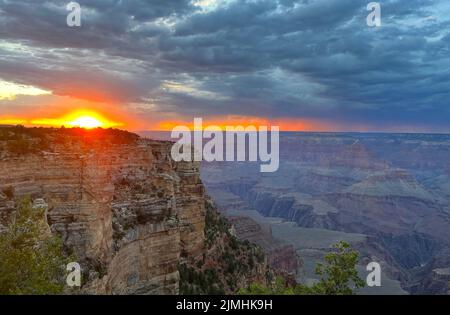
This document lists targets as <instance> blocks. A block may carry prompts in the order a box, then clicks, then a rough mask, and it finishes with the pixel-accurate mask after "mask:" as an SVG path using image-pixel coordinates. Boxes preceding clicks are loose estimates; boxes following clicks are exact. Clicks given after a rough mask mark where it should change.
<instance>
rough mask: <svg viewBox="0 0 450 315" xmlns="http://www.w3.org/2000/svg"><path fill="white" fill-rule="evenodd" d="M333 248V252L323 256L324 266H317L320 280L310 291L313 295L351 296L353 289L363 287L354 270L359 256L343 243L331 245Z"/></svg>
mask: <svg viewBox="0 0 450 315" xmlns="http://www.w3.org/2000/svg"><path fill="white" fill-rule="evenodd" d="M333 248H334V251H333V252H331V253H328V254H326V255H325V257H324V259H325V264H322V263H319V264H317V267H316V274H317V275H319V276H322V278H321V280H320V281H319V283H317V284H315V285H314V286H313V287H312V288H311V289H312V291H313V293H314V294H326V295H349V294H353V293H354V292H353V290H354V289H357V288H362V287H364V281H363V280H362V279H361V278H360V277H359V276H358V271H357V270H356V265H357V263H358V258H359V254H358V252H357V251H354V250H352V249H351V248H350V245H349V244H348V243H346V242H343V241H341V242H339V243H337V244H335V245H333Z"/></svg>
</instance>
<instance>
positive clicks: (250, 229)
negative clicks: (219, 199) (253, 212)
mask: <svg viewBox="0 0 450 315" xmlns="http://www.w3.org/2000/svg"><path fill="white" fill-rule="evenodd" d="M229 220H230V222H231V224H232V225H233V228H234V231H235V233H236V236H237V237H238V238H239V239H241V240H248V241H250V242H252V243H255V244H257V245H259V246H260V247H262V248H263V249H264V251H265V252H266V255H267V259H268V263H269V265H270V266H271V267H272V268H274V269H276V270H279V271H283V272H286V273H289V274H291V275H296V274H297V271H298V268H299V267H300V265H301V260H300V258H299V257H298V255H297V253H296V251H295V248H294V246H293V245H291V244H288V243H286V242H283V241H281V240H278V239H275V238H274V237H273V236H272V231H271V228H270V226H262V225H261V224H258V223H257V222H256V221H254V220H252V219H251V218H249V217H244V216H232V217H229Z"/></svg>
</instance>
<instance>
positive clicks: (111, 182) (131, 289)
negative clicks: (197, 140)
mask: <svg viewBox="0 0 450 315" xmlns="http://www.w3.org/2000/svg"><path fill="white" fill-rule="evenodd" d="M171 146H172V143H171V142H165V141H153V140H148V139H142V138H140V137H139V136H137V135H134V134H131V133H128V132H124V131H119V130H101V129H97V130H92V131H87V130H81V129H76V128H75V129H40V128H34V129H27V128H23V127H4V128H1V129H0V156H1V160H0V230H1V229H4V228H6V227H7V224H8V219H9V217H10V216H11V214H12V213H13V212H14V211H15V206H16V203H17V202H18V200H21V199H22V198H25V197H29V198H31V200H32V201H33V202H34V203H35V204H36V203H37V204H39V205H41V206H42V205H45V207H46V213H47V214H46V220H47V223H48V226H49V227H50V230H51V231H52V233H54V234H56V235H59V236H60V237H61V238H62V241H63V244H64V248H65V250H66V251H67V252H68V253H71V254H73V255H74V256H75V257H76V259H77V262H78V263H79V264H80V265H81V268H82V274H83V277H82V280H83V285H82V287H81V288H80V290H79V291H78V293H86V294H178V293H180V286H181V285H180V281H181V278H182V276H183V275H182V274H180V273H181V272H180V270H184V269H183V268H181V267H180V266H181V265H184V266H186V268H191V269H193V270H200V269H201V268H203V266H202V265H203V263H205V262H207V261H208V259H209V260H210V261H211V260H213V259H210V258H209V255H210V254H211V253H212V252H214V254H215V255H222V254H223V253H222V252H223V250H224V248H229V247H230V246H229V244H230V243H232V244H233V249H239V250H243V251H244V250H248V252H247V253H243V254H239V257H235V256H236V255H235V252H233V251H232V250H230V251H229V252H228V253H227V255H228V257H229V259H230V260H232V262H233V264H235V265H242V266H245V263H243V262H241V261H240V259H241V257H243V258H242V259H244V258H245V259H247V260H250V259H253V258H252V257H251V256H252V254H253V253H254V252H255V253H256V251H257V249H256V248H255V247H254V246H253V245H246V246H244V245H242V244H241V243H239V242H238V241H236V240H234V237H232V236H231V234H229V232H228V230H227V229H229V227H228V226H227V225H226V222H225V223H223V224H222V225H223V226H224V227H225V229H222V230H217V231H215V232H214V235H205V233H207V232H208V231H210V230H213V229H215V227H214V225H213V224H214V223H215V222H219V218H220V217H219V216H218V214H216V213H215V208H214V205H213V203H212V202H211V201H210V200H209V199H208V197H207V196H206V195H205V189H204V186H203V184H202V182H201V180H200V176H199V163H198V162H174V161H173V160H172V159H171V157H170V149H171ZM208 213H209V216H210V217H211V216H217V219H215V221H214V220H210V226H206V223H205V222H206V217H207V216H208ZM211 222H212V223H211ZM208 238H209V243H213V242H214V243H216V244H218V243H220V244H222V247H218V248H215V249H211V246H210V245H208V244H207V243H208ZM258 257H259V259H258V261H256V260H255V261H254V262H253V263H252V266H250V267H248V268H247V269H246V272H247V274H248V275H250V276H251V278H250V276H249V278H248V279H247V278H246V277H245V276H243V275H242V274H239V273H238V271H234V270H233V271H230V272H229V273H230V275H231V276H234V277H235V278H239V279H240V281H239V283H238V284H234V286H233V287H232V288H230V287H229V286H226V285H222V283H221V282H220V281H219V282H218V284H217V285H218V289H220V290H224V291H227V292H228V291H230V292H232V291H233V290H237V289H238V288H239V286H246V285H248V284H249V283H251V282H252V281H254V280H259V281H261V282H264V281H266V278H265V277H266V274H267V272H268V270H269V267H268V266H267V264H266V260H265V256H264V254H263V253H260V255H259V256H258ZM194 262H195V265H193V264H194ZM225 267H228V266H225ZM217 272H218V273H220V272H221V270H220V269H219V270H217ZM223 278H225V277H224V276H221V279H223Z"/></svg>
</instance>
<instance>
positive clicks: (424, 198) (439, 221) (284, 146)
mask: <svg viewBox="0 0 450 315" xmlns="http://www.w3.org/2000/svg"><path fill="white" fill-rule="evenodd" d="M449 156H450V137H449V136H448V135H431V134H424V135H422V134H370V133H368V134H364V133H295V132H285V133H281V134H280V168H279V170H278V172H276V173H273V174H260V173H259V172H258V169H257V167H256V166H254V165H252V164H251V163H245V162H243V163H229V164H227V163H206V162H205V163H203V164H202V167H201V170H202V171H201V174H202V180H203V182H204V183H205V186H206V189H207V192H208V193H209V194H210V195H211V196H212V197H213V198H214V200H215V201H216V202H217V204H218V206H219V209H221V210H222V211H223V213H224V215H225V216H227V217H233V216H239V217H250V218H252V219H253V220H254V221H257V222H258V223H259V224H261V225H263V226H269V227H270V230H271V233H272V236H273V237H274V238H277V239H280V240H283V241H286V242H288V243H290V244H292V245H293V246H294V247H295V248H296V251H297V253H298V255H299V256H300V257H301V258H302V260H303V262H304V263H303V265H302V268H301V269H299V275H298V276H297V279H298V281H300V282H306V283H309V282H314V281H316V277H315V274H314V265H315V263H317V262H318V261H320V260H321V257H323V255H324V254H325V253H326V252H327V251H328V250H329V246H330V245H331V244H332V243H334V242H336V241H339V240H346V241H348V242H349V243H351V245H352V246H353V247H354V248H356V249H358V250H359V251H360V253H361V265H360V270H361V276H362V277H363V278H365V275H366V274H365V264H367V263H369V262H370V261H377V262H379V263H380V264H381V266H382V271H383V272H382V277H383V279H384V281H383V285H382V286H381V287H380V288H366V289H364V290H363V291H362V293H364V294H404V293H412V294H418V293H422V294H423V293H427V294H430V293H433V294H446V293H447V291H448V282H449V281H450V274H449V273H448V267H449V266H450V173H449V171H450V167H449V162H448V157H449Z"/></svg>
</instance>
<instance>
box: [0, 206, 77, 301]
mask: <svg viewBox="0 0 450 315" xmlns="http://www.w3.org/2000/svg"><path fill="white" fill-rule="evenodd" d="M0 262H1V267H0V294H58V293H61V292H62V291H63V288H64V283H65V281H64V272H65V270H64V267H65V266H66V264H67V263H68V262H69V258H67V257H65V256H64V255H63V248H62V241H61V239H60V238H59V237H57V236H54V235H52V234H51V233H50V230H49V227H48V225H47V223H46V221H45V209H43V208H36V207H33V206H32V204H31V201H30V200H29V199H26V200H22V201H20V202H19V205H18V207H17V208H16V211H15V212H14V214H13V215H12V218H11V220H10V222H9V224H8V226H7V229H6V231H5V232H4V233H2V234H0Z"/></svg>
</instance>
